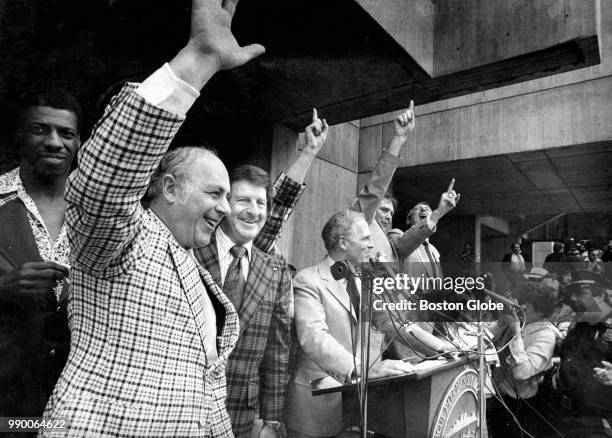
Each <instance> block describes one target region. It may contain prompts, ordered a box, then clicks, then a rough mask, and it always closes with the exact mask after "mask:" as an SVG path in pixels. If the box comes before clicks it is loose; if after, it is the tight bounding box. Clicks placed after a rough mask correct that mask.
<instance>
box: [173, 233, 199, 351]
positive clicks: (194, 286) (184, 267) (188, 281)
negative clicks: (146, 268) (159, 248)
mask: <svg viewBox="0 0 612 438" xmlns="http://www.w3.org/2000/svg"><path fill="white" fill-rule="evenodd" d="M168 244H169V246H170V254H172V259H173V261H174V265H175V267H176V271H177V272H178V277H179V280H180V282H181V285H182V286H183V291H184V293H185V297H186V298H187V302H188V303H189V308H190V309H191V314H192V316H193V320H194V321H195V325H196V327H197V330H198V334H199V335H200V340H201V341H202V348H203V350H204V351H206V330H205V328H204V309H203V308H202V298H201V297H200V294H199V291H200V288H199V287H198V283H199V275H198V274H199V273H198V272H196V271H193V270H190V269H189V265H190V264H189V263H187V257H189V256H188V255H187V254H186V253H185V250H184V249H182V248H180V247H179V246H178V244H177V243H176V242H174V241H173V239H169V243H168ZM195 264H196V265H197V263H195Z"/></svg>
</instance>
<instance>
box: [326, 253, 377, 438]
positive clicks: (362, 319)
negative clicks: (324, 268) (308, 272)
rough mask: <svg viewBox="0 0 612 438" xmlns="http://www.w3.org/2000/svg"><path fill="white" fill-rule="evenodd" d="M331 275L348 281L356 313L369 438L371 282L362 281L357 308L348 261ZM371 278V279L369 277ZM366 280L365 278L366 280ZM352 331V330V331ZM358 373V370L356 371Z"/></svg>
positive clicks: (365, 432)
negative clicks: (356, 306)
mask: <svg viewBox="0 0 612 438" xmlns="http://www.w3.org/2000/svg"><path fill="white" fill-rule="evenodd" d="M331 274H332V277H333V278H334V279H335V280H340V279H342V278H346V279H347V293H348V296H349V299H350V302H351V305H352V306H353V310H354V311H355V316H356V317H357V321H358V324H359V334H360V339H359V347H360V349H361V351H360V362H361V363H360V364H359V375H360V378H359V379H358V380H357V384H358V394H359V403H360V410H361V425H360V436H361V437H362V438H367V436H368V380H369V379H368V372H369V368H370V367H369V366H370V321H371V313H372V307H371V303H370V299H371V294H370V290H369V289H370V284H369V281H362V283H361V299H360V300H359V302H360V304H359V306H358V307H359V308H358V309H356V308H355V301H356V300H354V299H353V298H354V297H359V290H358V289H357V283H356V282H355V278H356V277H357V274H356V273H355V268H354V266H353V265H352V263H351V262H349V261H348V260H343V261H337V262H335V263H334V264H333V265H332V267H331ZM368 278H369V277H368ZM364 280H365V278H364ZM351 331H352V329H351ZM352 346H353V357H354V356H355V355H356V351H355V347H356V345H355V343H354V342H352ZM356 371H357V370H356Z"/></svg>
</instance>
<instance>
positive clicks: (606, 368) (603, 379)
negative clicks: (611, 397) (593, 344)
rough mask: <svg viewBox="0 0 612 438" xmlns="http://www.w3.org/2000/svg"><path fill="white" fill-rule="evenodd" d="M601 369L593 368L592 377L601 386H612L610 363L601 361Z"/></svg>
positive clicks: (611, 366) (611, 364) (611, 365)
mask: <svg viewBox="0 0 612 438" xmlns="http://www.w3.org/2000/svg"><path fill="white" fill-rule="evenodd" d="M601 364H602V365H603V368H600V367H595V368H593V377H594V378H595V380H597V381H598V382H599V383H601V384H602V385H606V386H612V363H610V362H606V361H605V360H602V361H601Z"/></svg>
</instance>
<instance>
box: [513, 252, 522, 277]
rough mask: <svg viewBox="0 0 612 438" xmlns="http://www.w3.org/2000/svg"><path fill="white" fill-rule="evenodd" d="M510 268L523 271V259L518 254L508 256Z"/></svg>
mask: <svg viewBox="0 0 612 438" xmlns="http://www.w3.org/2000/svg"><path fill="white" fill-rule="evenodd" d="M510 269H512V270H513V271H516V272H525V259H524V258H523V256H522V255H520V254H514V253H513V254H512V255H511V256H510Z"/></svg>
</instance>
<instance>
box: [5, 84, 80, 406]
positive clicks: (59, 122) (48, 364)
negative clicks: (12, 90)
mask: <svg viewBox="0 0 612 438" xmlns="http://www.w3.org/2000/svg"><path fill="white" fill-rule="evenodd" d="M15 115H16V118H15V129H14V132H13V138H14V141H15V144H17V145H18V146H19V149H20V162H19V167H18V168H16V169H14V170H12V171H10V172H8V173H6V174H4V175H2V176H0V358H1V361H0V388H2V389H1V390H0V417H40V416H41V415H42V412H43V410H44V408H45V404H46V403H47V399H48V398H49V396H50V395H51V391H52V390H53V386H54V385H55V382H56V380H57V378H58V376H59V373H60V372H61V370H62V368H63V366H64V364H65V362H66V358H67V356H68V349H69V337H70V335H69V332H68V321H67V316H66V302H67V296H68V282H67V281H65V278H66V277H67V276H68V265H69V260H68V255H69V254H68V253H69V251H68V239H67V236H66V227H65V222H64V216H65V210H66V202H65V200H64V190H65V185H66V180H67V178H68V174H69V172H70V166H71V163H72V160H73V157H74V155H75V153H76V151H77V149H78V147H79V124H80V121H81V109H80V106H79V104H78V103H77V101H76V100H75V99H74V97H72V96H71V95H70V94H68V93H67V92H65V91H63V90H59V89H44V90H35V91H30V92H28V93H26V94H24V95H22V96H21V97H20V99H19V101H18V105H17V111H16V114H15Z"/></svg>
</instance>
